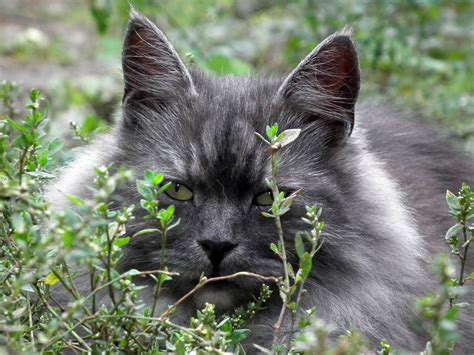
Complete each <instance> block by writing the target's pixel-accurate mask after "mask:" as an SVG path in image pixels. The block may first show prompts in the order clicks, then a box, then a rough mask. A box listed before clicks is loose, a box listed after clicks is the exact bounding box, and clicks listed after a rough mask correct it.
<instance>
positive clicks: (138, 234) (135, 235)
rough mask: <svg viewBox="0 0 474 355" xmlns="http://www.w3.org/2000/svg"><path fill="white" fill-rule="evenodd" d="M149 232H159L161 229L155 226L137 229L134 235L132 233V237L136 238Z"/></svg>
mask: <svg viewBox="0 0 474 355" xmlns="http://www.w3.org/2000/svg"><path fill="white" fill-rule="evenodd" d="M151 233H161V230H159V229H157V228H149V229H142V230H141V231H138V232H136V233H135V234H134V235H132V238H136V237H139V236H141V235H146V234H151Z"/></svg>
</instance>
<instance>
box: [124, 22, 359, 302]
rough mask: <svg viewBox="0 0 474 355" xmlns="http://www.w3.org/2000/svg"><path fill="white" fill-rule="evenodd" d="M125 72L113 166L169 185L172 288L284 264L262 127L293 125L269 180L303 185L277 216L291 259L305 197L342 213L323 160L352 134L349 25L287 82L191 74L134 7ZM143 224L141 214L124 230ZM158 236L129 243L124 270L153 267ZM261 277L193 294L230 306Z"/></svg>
mask: <svg viewBox="0 0 474 355" xmlns="http://www.w3.org/2000/svg"><path fill="white" fill-rule="evenodd" d="M123 73H124V83H125V90H124V97H123V118H122V120H121V122H120V129H119V136H118V142H119V145H120V150H121V152H122V155H121V157H120V160H121V161H120V162H121V163H125V164H126V165H128V166H129V167H131V168H134V169H135V171H136V173H137V176H140V175H143V173H144V171H146V170H153V171H156V172H158V173H162V174H164V175H165V177H166V179H167V180H169V181H171V182H173V184H174V185H173V186H172V187H171V191H170V192H169V194H168V195H164V196H163V198H162V199H161V203H162V206H163V207H165V206H167V205H170V204H174V205H175V206H176V214H177V216H178V217H179V218H181V223H180V224H179V226H178V227H176V228H175V229H174V230H173V231H172V232H171V234H170V235H169V238H168V245H167V249H168V265H169V269H170V270H172V271H176V272H179V273H180V274H181V276H180V277H178V278H177V279H176V280H175V281H174V282H173V283H172V284H171V286H170V287H171V289H172V290H174V291H175V292H177V293H182V292H184V291H186V290H189V289H190V288H191V287H192V286H193V285H194V284H195V283H196V282H197V281H198V279H199V277H200V275H201V274H202V273H205V274H206V275H207V276H219V275H228V274H232V273H235V272H238V271H250V272H255V273H259V274H263V275H267V276H269V275H272V276H280V275H281V273H282V264H281V261H280V260H279V258H278V257H277V256H276V255H275V254H274V253H273V252H272V251H271V250H270V243H272V242H276V241H277V240H278V236H277V231H276V228H275V225H274V221H273V220H271V219H268V218H265V217H263V216H262V212H263V211H267V210H268V209H269V204H271V198H270V196H269V195H268V192H267V191H268V189H267V187H266V185H265V179H266V178H268V177H270V176H271V164H270V160H269V156H268V153H267V152H266V150H265V146H264V144H263V143H262V142H260V141H259V140H258V139H257V138H256V136H255V134H254V132H264V130H265V126H266V125H268V124H271V123H273V122H277V123H278V124H279V126H280V129H281V130H284V129H288V128H301V129H302V133H301V136H300V137H299V138H298V139H297V140H296V141H295V142H294V143H292V144H291V145H289V146H288V147H285V148H284V151H283V154H282V160H281V163H280V172H279V178H278V184H279V186H280V189H281V190H283V191H286V192H287V193H290V192H292V191H295V190H298V189H303V192H302V195H301V197H300V198H299V199H297V201H296V203H295V205H294V207H293V208H292V210H291V211H290V212H289V213H288V214H286V215H285V216H284V217H283V229H284V231H285V237H286V238H287V240H288V246H287V248H288V252H289V258H290V260H291V261H292V262H296V257H295V253H294V247H293V238H294V234H295V232H296V231H297V230H302V229H307V227H306V226H305V225H304V224H302V223H301V217H303V216H304V214H305V209H304V205H305V204H314V203H319V204H321V205H323V207H327V208H328V209H330V210H335V211H338V215H341V214H343V209H344V206H343V202H342V200H343V197H342V196H343V190H342V188H341V186H339V184H343V182H338V181H337V166H336V165H331V164H333V163H334V162H335V160H336V159H337V152H338V151H340V150H341V149H343V147H344V146H345V145H346V144H347V141H348V137H349V136H350V133H351V131H352V128H353V125H354V105H355V102H356V99H357V95H358V92H359V78H360V74H359V65H358V60H357V54H356V50H355V47H354V44H353V42H352V40H351V36H350V34H349V33H348V32H347V31H343V32H341V33H337V34H335V35H333V36H331V37H329V38H328V39H326V40H325V41H324V42H323V43H321V44H320V45H319V46H318V47H317V48H316V49H315V50H314V51H313V52H311V53H310V54H309V55H308V56H307V57H306V58H305V59H304V60H303V61H302V62H301V63H300V64H299V65H298V66H297V68H296V69H295V70H293V72H291V74H290V75H289V76H288V77H287V78H286V79H284V80H261V79H256V78H247V77H220V78H214V77H210V76H208V75H207V74H204V73H202V72H199V71H196V70H192V71H189V70H188V69H187V68H186V66H185V65H184V63H183V61H182V60H181V59H180V58H179V56H178V54H177V53H176V51H175V50H174V49H173V47H172V46H171V44H170V43H169V42H168V40H167V39H166V37H165V36H164V35H163V33H162V32H160V31H159V30H158V29H157V28H156V26H155V25H154V24H153V23H151V22H150V21H148V20H147V19H146V18H144V17H142V16H140V15H138V14H136V13H134V14H133V15H132V17H131V20H130V23H129V27H128V30H127V33H126V38H125V44H124V49H123ZM331 162H333V163H331ZM334 164H335V163H334ZM129 194H130V195H129V196H127V197H128V201H127V202H134V203H136V204H137V205H138V201H139V196H138V194H137V193H133V192H131V191H130V192H129ZM339 222H340V221H338V223H339ZM147 223H148V224H149V223H150V222H146V221H140V219H139V218H138V219H137V223H136V225H135V226H133V228H134V229H140V228H144V227H147V226H148V225H147ZM329 224H330V223H329ZM160 242H161V239H160V237H159V236H157V235H155V236H143V237H139V238H137V239H136V240H134V241H133V242H132V243H131V245H130V247H129V249H128V251H127V253H126V256H125V258H124V260H123V263H124V267H133V268H138V269H148V270H151V269H157V268H159V266H160V255H161V252H160V248H161V245H160ZM259 284H260V283H259V282H258V281H256V280H254V279H246V278H241V279H239V280H236V281H232V282H226V283H222V284H216V285H214V286H213V287H210V288H207V289H205V290H204V291H202V292H201V293H200V294H198V295H197V297H196V299H195V301H196V303H197V304H198V305H201V304H202V303H203V301H208V302H209V301H210V302H214V303H217V305H218V306H220V307H221V308H227V307H230V306H234V305H235V304H237V303H240V302H243V301H245V300H247V299H249V298H251V297H252V296H254V295H255V294H256V292H257V291H258V289H259Z"/></svg>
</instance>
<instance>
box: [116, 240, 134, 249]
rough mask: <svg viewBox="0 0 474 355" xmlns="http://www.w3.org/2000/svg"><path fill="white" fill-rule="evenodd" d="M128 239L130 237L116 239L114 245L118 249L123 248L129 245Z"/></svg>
mask: <svg viewBox="0 0 474 355" xmlns="http://www.w3.org/2000/svg"><path fill="white" fill-rule="evenodd" d="M130 239H131V238H130V237H122V238H117V239H115V240H114V245H115V246H117V247H119V248H123V247H124V246H126V245H127V244H128V243H130Z"/></svg>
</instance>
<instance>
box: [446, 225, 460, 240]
mask: <svg viewBox="0 0 474 355" xmlns="http://www.w3.org/2000/svg"><path fill="white" fill-rule="evenodd" d="M462 229H463V225H462V224H459V223H458V224H455V225H454V226H452V227H451V228H449V229H448V231H447V232H446V235H445V236H444V238H445V239H446V240H448V239H449V238H451V237H455V236H457V235H459V233H461V232H462Z"/></svg>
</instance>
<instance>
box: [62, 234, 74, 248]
mask: <svg viewBox="0 0 474 355" xmlns="http://www.w3.org/2000/svg"><path fill="white" fill-rule="evenodd" d="M75 241H76V238H75V237H74V234H73V233H72V232H71V231H69V230H67V231H65V232H64V234H63V243H64V247H65V248H66V249H72V248H73V247H74V245H75Z"/></svg>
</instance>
